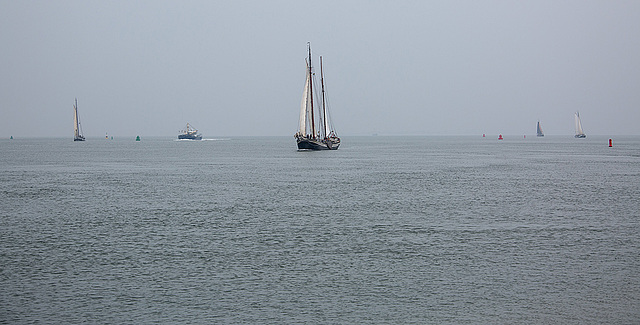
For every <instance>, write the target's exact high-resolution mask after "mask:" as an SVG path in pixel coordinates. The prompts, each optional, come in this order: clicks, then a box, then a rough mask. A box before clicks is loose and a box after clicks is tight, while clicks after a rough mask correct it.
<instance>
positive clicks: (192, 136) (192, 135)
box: [178, 123, 202, 140]
mask: <svg viewBox="0 0 640 325" xmlns="http://www.w3.org/2000/svg"><path fill="white" fill-rule="evenodd" d="M178 139H180V140H202V135H201V134H198V130H196V129H195V128H193V127H192V126H191V125H189V123H187V127H186V128H185V129H184V130H180V134H178Z"/></svg>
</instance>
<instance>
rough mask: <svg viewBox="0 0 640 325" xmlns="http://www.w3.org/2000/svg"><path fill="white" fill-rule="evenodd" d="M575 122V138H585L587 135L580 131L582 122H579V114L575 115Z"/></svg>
mask: <svg viewBox="0 0 640 325" xmlns="http://www.w3.org/2000/svg"><path fill="white" fill-rule="evenodd" d="M575 122H576V135H575V137H576V138H586V137H587V135H586V134H584V131H582V122H581V121H580V112H576V114H575Z"/></svg>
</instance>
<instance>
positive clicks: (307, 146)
mask: <svg viewBox="0 0 640 325" xmlns="http://www.w3.org/2000/svg"><path fill="white" fill-rule="evenodd" d="M297 142H298V150H337V149H338V147H340V142H339V141H335V140H321V141H319V140H315V139H308V138H298V139H297Z"/></svg>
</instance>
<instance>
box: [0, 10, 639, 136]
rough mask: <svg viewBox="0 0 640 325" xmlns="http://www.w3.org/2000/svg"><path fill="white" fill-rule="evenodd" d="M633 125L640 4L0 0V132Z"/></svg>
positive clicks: (473, 130) (511, 130) (435, 131)
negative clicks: (308, 60) (312, 83)
mask: <svg viewBox="0 0 640 325" xmlns="http://www.w3.org/2000/svg"><path fill="white" fill-rule="evenodd" d="M307 42H311V46H312V50H313V53H314V56H315V57H314V59H315V60H316V62H317V55H322V56H323V59H324V70H325V76H326V82H327V88H328V92H329V96H330V101H331V104H332V106H331V109H332V116H333V122H334V125H335V126H336V128H337V131H338V133H339V134H340V135H342V136H348V135H370V134H373V133H377V134H380V135H476V134H483V133H486V134H492V135H493V134H498V133H502V134H514V135H521V134H534V133H535V124H536V121H537V120H540V121H541V123H542V125H543V128H544V130H545V132H546V133H547V134H549V135H553V134H558V135H571V134H573V132H574V130H573V113H574V112H575V111H576V110H579V111H580V115H581V117H582V123H583V127H584V130H585V133H587V135H596V134H599V135H627V134H636V135H637V134H640V131H639V130H638V124H639V123H640V1H636V0H632V1H610V0H606V1H583V0H579V1H557V0H551V1H544V0H543V1H541V0H535V1H348V0H346V1H345V0H339V1H313V2H309V1H299V0H292V1H235V0H234V1H158V0H152V1H85V0H82V1H12V0H0V45H1V46H0V86H1V87H0V113H1V116H0V136H2V137H9V136H10V135H13V136H14V137H25V136H71V135H72V134H73V127H72V121H73V112H72V105H73V101H74V98H76V97H77V98H78V105H79V109H80V118H81V121H82V125H83V129H84V133H85V135H87V136H89V137H91V136H104V134H105V132H108V133H109V134H110V135H114V136H131V135H146V136H156V135H158V136H175V135H176V134H177V132H178V130H180V129H181V128H183V127H184V125H185V124H186V123H187V122H190V123H192V124H193V125H195V126H196V127H197V128H198V129H200V131H201V132H202V133H203V134H204V135H205V137H212V136H240V135H250V136H260V135H269V136H271V135H287V136H289V135H293V134H294V133H295V132H296V128H297V125H298V113H299V109H300V99H301V96H302V90H303V86H304V78H305V75H304V73H305V72H304V69H305V61H304V60H305V57H306V54H307V53H306V43H307Z"/></svg>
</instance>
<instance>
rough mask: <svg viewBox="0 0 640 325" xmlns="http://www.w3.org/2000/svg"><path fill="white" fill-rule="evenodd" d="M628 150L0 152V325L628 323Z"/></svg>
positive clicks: (470, 142)
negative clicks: (10, 324) (41, 324)
mask: <svg viewBox="0 0 640 325" xmlns="http://www.w3.org/2000/svg"><path fill="white" fill-rule="evenodd" d="M638 184H640V138H638V137H625V138H618V139H614V147H613V148H609V147H607V138H604V137H591V136H590V137H588V138H587V139H581V140H578V139H573V138H572V137H545V138H527V139H523V138H520V137H518V138H517V139H515V138H513V137H506V138H505V140H503V141H498V140H496V138H495V137H491V138H484V139H483V138H480V137H345V138H343V145H342V146H341V147H340V149H339V150H337V151H331V152H298V151H296V150H295V141H294V139H293V138H292V137H261V138H228V139H224V140H219V141H174V140H173V139H171V138H144V137H143V139H142V141H140V142H135V141H133V138H127V139H124V138H116V139H115V140H104V139H98V138H89V139H88V140H87V141H86V142H84V143H74V142H73V141H71V139H69V138H64V139H26V140H24V139H16V140H1V141H0V197H1V198H2V199H1V200H0V265H1V267H0V287H1V288H2V290H0V323H5V322H6V323H14V324H15V323H18V324H24V323H59V324H63V323H64V324H67V323H80V322H89V323H153V322H163V323H238V324H239V323H265V324H278V323H390V324H397V323H456V324H460V323H463V324H464V323H469V324H476V323H574V324H578V323H579V324H585V323H594V324H599V323H634V322H637V320H638V319H640V271H639V270H640V254H639V252H640V238H639V236H638V234H639V230H640V218H639V217H640V215H639V212H638V211H640V203H639V201H638V199H637V198H638V197H640V186H639V185H638Z"/></svg>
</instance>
